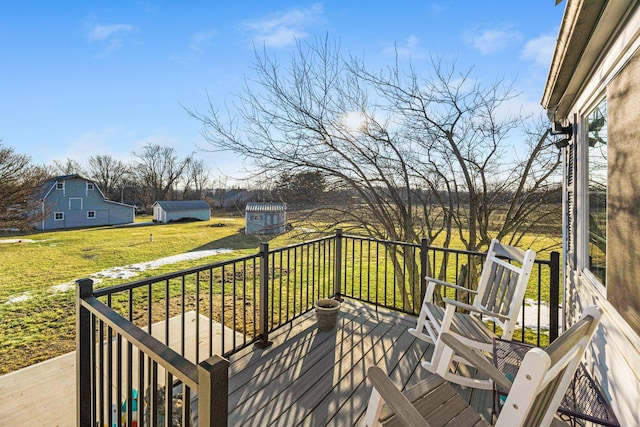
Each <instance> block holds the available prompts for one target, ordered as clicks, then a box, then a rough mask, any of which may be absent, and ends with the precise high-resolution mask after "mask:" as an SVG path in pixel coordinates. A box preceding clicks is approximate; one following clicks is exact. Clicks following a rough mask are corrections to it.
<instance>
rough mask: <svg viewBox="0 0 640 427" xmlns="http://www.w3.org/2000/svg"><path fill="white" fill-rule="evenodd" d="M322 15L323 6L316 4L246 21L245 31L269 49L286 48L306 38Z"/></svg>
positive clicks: (244, 23) (244, 24)
mask: <svg viewBox="0 0 640 427" xmlns="http://www.w3.org/2000/svg"><path fill="white" fill-rule="evenodd" d="M321 15H322V4H320V3H316V4H313V5H312V6H311V7H309V8H297V9H291V10H288V11H285V12H274V13H271V14H269V15H267V16H265V17H263V18H261V19H256V20H252V21H244V22H243V27H244V29H245V30H246V31H247V32H249V33H250V38H251V39H252V40H253V41H254V42H256V43H259V44H264V45H265V46H268V47H284V46H289V45H291V44H293V43H294V42H295V40H296V39H302V38H305V37H306V36H307V35H308V33H307V28H308V27H309V26H311V25H313V24H315V23H316V22H317V21H318V19H319V18H320V17H321Z"/></svg>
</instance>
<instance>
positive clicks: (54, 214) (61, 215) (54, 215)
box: [53, 212, 64, 221]
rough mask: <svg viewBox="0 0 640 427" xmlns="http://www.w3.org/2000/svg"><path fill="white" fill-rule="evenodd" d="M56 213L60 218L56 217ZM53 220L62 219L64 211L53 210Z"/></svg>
mask: <svg viewBox="0 0 640 427" xmlns="http://www.w3.org/2000/svg"><path fill="white" fill-rule="evenodd" d="M58 215H60V217H61V218H58ZM53 220H54V221H64V212H54V213H53Z"/></svg>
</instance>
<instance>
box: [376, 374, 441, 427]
mask: <svg viewBox="0 0 640 427" xmlns="http://www.w3.org/2000/svg"><path fill="white" fill-rule="evenodd" d="M367 377H368V378H369V381H371V383H372V384H373V387H375V389H376V390H377V391H378V393H380V396H381V397H382V400H384V401H385V403H386V404H387V405H389V407H391V409H392V410H393V412H394V413H395V415H396V416H397V417H399V418H400V419H401V420H402V422H403V423H404V424H405V425H408V426H418V427H429V423H428V422H427V421H426V420H425V419H424V418H423V417H422V415H420V412H418V410H417V409H416V408H415V407H414V406H413V405H412V404H411V402H410V401H409V399H407V398H406V397H405V395H404V394H402V392H401V391H400V390H398V388H397V387H396V386H395V384H393V382H392V381H391V380H390V379H389V377H388V376H387V374H386V373H385V372H384V371H383V370H382V369H380V368H378V367H377V366H372V367H370V368H369V369H368V370H367Z"/></svg>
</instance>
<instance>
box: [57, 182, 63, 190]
mask: <svg viewBox="0 0 640 427" xmlns="http://www.w3.org/2000/svg"><path fill="white" fill-rule="evenodd" d="M56 189H57V190H64V181H58V182H57V183H56Z"/></svg>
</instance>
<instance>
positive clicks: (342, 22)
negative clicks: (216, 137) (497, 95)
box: [0, 0, 564, 177]
mask: <svg viewBox="0 0 640 427" xmlns="http://www.w3.org/2000/svg"><path fill="white" fill-rule="evenodd" d="M62 5H64V6H62ZM563 9H564V3H561V4H560V5H558V6H555V1H554V0H519V1H504V0H496V1H494V0H468V1H461V0H457V1H455V0H453V1H424V0H423V1H404V0H395V1H389V0H384V1H375V0H369V1H359V0H358V1H355V0H354V1H347V0H341V1H338V0H336V1H333V0H332V1H323V2H313V1H311V2H301V1H296V2H293V1H264V0H262V1H243V0H236V1H224V0H212V1H206V2H204V1H190V2H177V1H171V2H154V1H108V2H97V1H92V2H86V1H83V2H76V1H65V2H63V3H60V2H50V1H39V2H38V1H23V0H18V1H7V0H0V139H1V140H2V144H4V145H5V146H10V147H13V148H14V149H15V150H16V151H17V152H19V153H22V154H29V155H30V156H31V157H32V159H33V161H34V162H35V163H46V164H49V163H52V162H53V160H61V161H64V160H65V159H66V158H72V159H74V160H77V161H79V162H81V163H84V162H86V160H87V159H88V158H89V157H90V156H91V155H95V154H109V155H112V156H114V157H116V158H119V159H121V160H123V161H128V160H131V159H132V151H140V149H141V147H142V146H143V145H144V144H145V143H148V142H150V143H154V144H160V145H168V146H172V147H175V148H176V150H178V152H179V153H180V154H181V155H187V154H189V153H190V152H192V151H196V153H197V155H198V156H199V157H201V158H203V159H205V160H206V161H207V163H208V164H209V166H210V168H211V172H212V175H213V177H217V176H218V175H220V174H225V175H231V176H235V175H237V171H239V170H240V169H241V165H240V161H239V160H238V159H236V158H235V157H234V156H233V155H231V154H221V153H204V152H201V151H199V149H198V147H200V146H203V145H204V144H203V141H202V138H201V136H200V125H199V123H198V122H196V121H195V120H194V119H192V118H191V117H189V116H188V115H187V113H186V112H185V111H184V108H183V106H184V107H187V108H190V109H194V110H199V111H201V112H204V111H206V109H207V93H208V94H209V97H210V98H211V100H212V102H213V103H214V104H215V105H217V106H218V105H219V106H223V105H224V103H225V102H227V103H230V102H231V101H232V95H233V94H234V93H238V92H239V91H240V88H241V85H242V83H243V79H244V78H245V76H248V77H251V75H252V74H251V69H250V66H251V63H252V60H253V55H254V54H253V46H254V45H257V46H262V45H265V46H266V47H267V48H268V49H269V50H270V51H271V52H272V53H274V54H276V55H277V56H278V57H279V58H281V59H282V60H286V59H287V57H288V52H289V51H290V50H291V49H292V48H293V45H294V43H295V40H296V39H298V40H302V41H304V40H311V39H313V38H314V37H316V36H318V37H324V36H325V35H328V36H329V37H330V38H332V39H336V40H339V42H340V45H341V50H342V52H343V53H349V52H352V53H354V54H357V55H360V56H362V55H364V56H365V58H366V61H367V63H368V65H369V67H370V68H371V69H378V68H382V67H385V66H387V65H390V64H391V63H392V62H393V60H394V56H395V53H394V46H396V48H397V50H398V54H399V55H400V57H401V59H406V58H409V57H411V59H412V61H413V64H414V66H416V68H417V69H418V70H419V69H420V67H423V66H425V64H426V61H427V60H428V55H429V54H430V53H431V54H435V55H438V56H440V57H442V58H444V59H452V58H454V57H455V58H457V67H458V69H460V70H466V69H468V68H469V67H474V69H473V71H472V76H473V77H474V78H477V79H479V80H481V81H483V82H485V83H487V84H490V83H491V82H494V81H495V80H496V79H507V80H515V88H516V90H517V91H519V92H522V95H521V96H519V97H518V98H517V100H514V101H512V103H513V106H512V108H514V109H519V108H522V109H523V111H527V112H538V111H541V107H540V106H539V104H540V98H541V96H542V90H543V86H544V82H545V80H546V77H547V73H548V69H549V62H550V60H551V55H552V52H553V47H554V43H555V39H556V37H557V34H558V28H559V25H560V21H561V18H562V13H563ZM425 69H426V67H425Z"/></svg>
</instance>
